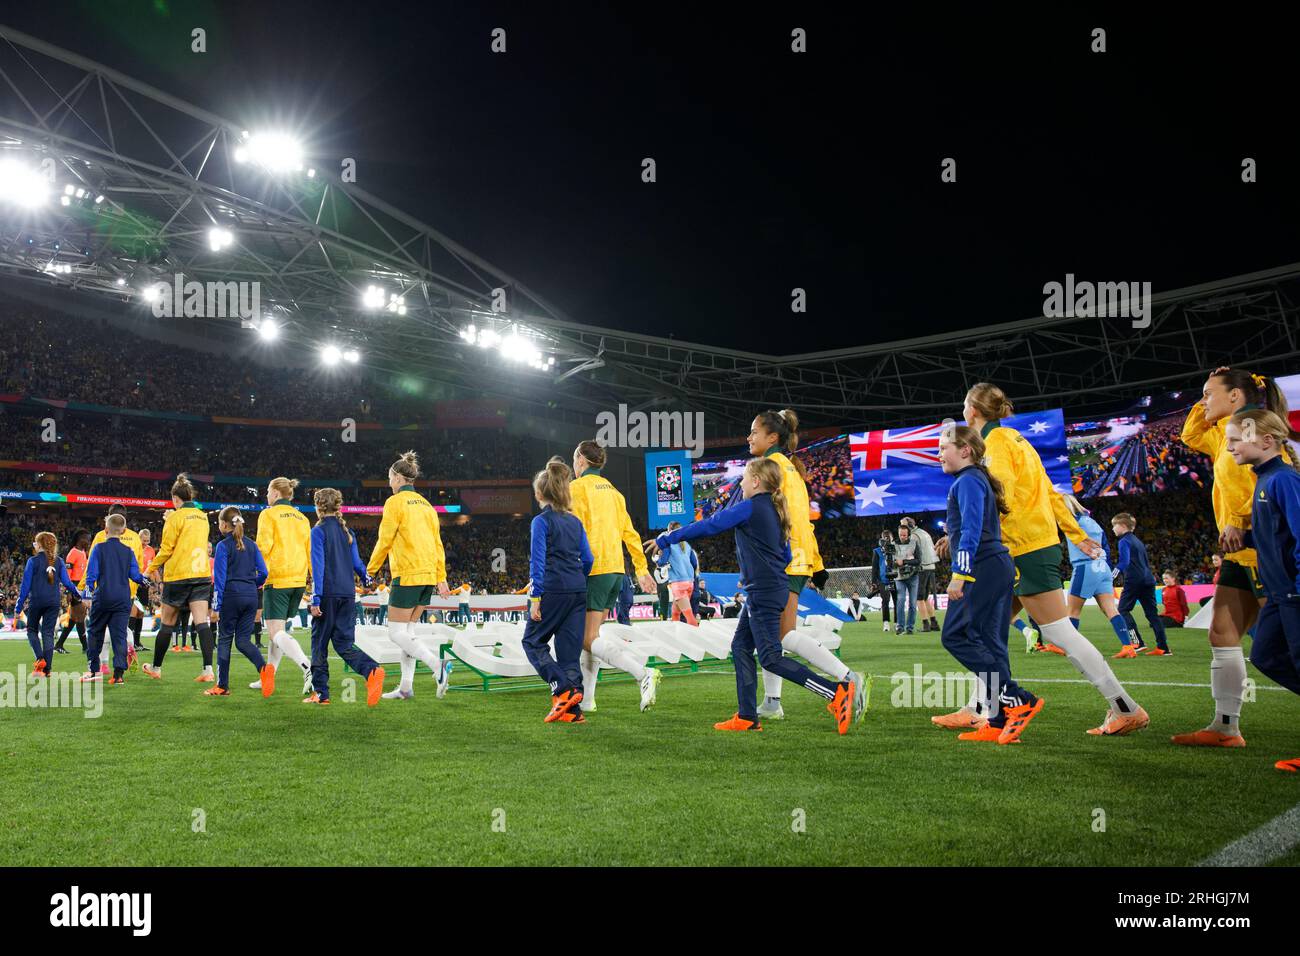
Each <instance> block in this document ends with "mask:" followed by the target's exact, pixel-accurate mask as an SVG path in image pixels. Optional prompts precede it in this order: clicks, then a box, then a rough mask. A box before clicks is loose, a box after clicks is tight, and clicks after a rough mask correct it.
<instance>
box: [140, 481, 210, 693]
mask: <svg viewBox="0 0 1300 956" xmlns="http://www.w3.org/2000/svg"><path fill="white" fill-rule="evenodd" d="M211 530H212V529H211V526H210V525H209V523H208V516H207V515H205V514H204V513H203V511H202V509H201V508H199V503H198V502H197V501H195V500H194V486H193V485H192V484H190V480H189V479H188V478H187V477H185V475H184V474H180V475H177V476H176V481H175V483H174V484H173V485H172V510H171V511H169V512H168V513H167V517H166V519H165V520H164V521H163V531H162V542H161V543H160V544H159V546H158V552H157V553H156V554H155V555H154V556H153V560H152V561H151V562H149V568H148V570H147V572H146V573H147V574H149V575H151V576H152V577H153V579H154V581H155V582H156V581H159V580H161V581H162V607H161V608H160V609H159V616H160V617H161V618H162V624H161V625H160V626H159V628H158V637H157V639H156V640H155V641H154V645H153V664H152V665H149V664H145V665H144V672H145V673H146V674H148V675H149V676H150V677H152V678H154V679H155V680H157V679H161V678H162V662H163V658H164V657H166V656H167V648H169V647H170V646H171V643H172V631H173V629H174V628H175V627H176V621H177V619H178V617H179V616H180V610H181V608H184V607H188V608H189V611H190V620H191V621H192V622H193V623H194V626H195V628H196V630H197V631H198V638H199V648H200V650H202V651H203V673H202V674H200V675H199V676H198V677H196V678H195V680H196V681H198V682H199V683H204V684H211V683H214V682H215V681H216V677H215V675H213V673H212V651H213V640H212V625H211V624H209V623H208V606H209V604H210V603H211V601H212V570H211V564H210V563H209V561H208V534H209V532H210V531H211Z"/></svg>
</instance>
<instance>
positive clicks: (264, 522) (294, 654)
mask: <svg viewBox="0 0 1300 956" xmlns="http://www.w3.org/2000/svg"><path fill="white" fill-rule="evenodd" d="M297 487H298V481H297V479H296V478H273V479H271V483H270V484H269V485H267V486H266V504H267V508H266V510H265V511H263V512H262V513H261V514H259V515H258V516H257V547H258V550H260V551H261V552H262V559H263V560H264V561H266V570H267V577H266V584H265V585H264V586H263V588H262V621H263V622H264V623H265V625H266V635H267V640H268V641H269V642H270V646H271V647H270V652H269V653H268V654H267V661H266V662H267V663H268V664H270V665H271V669H272V670H273V671H275V670H278V669H279V667H280V659H281V658H282V657H284V656H286V655H287V656H288V658H289V660H291V661H293V662H294V663H295V664H297V665H298V667H299V669H300V670H301V671H302V681H303V691H302V692H303V695H304V696H305V695H307V694H310V693H311V692H312V686H311V660H310V659H309V658H308V657H307V654H306V653H305V652H304V651H303V649H302V645H301V644H299V643H298V640H297V638H295V637H294V636H293V634H292V633H290V632H289V631H287V630H285V626H284V624H285V622H286V621H288V620H289V619H290V618H292V617H293V615H294V614H296V613H297V611H298V602H299V601H301V600H302V595H303V592H304V591H305V590H306V588H307V569H308V568H309V567H310V566H311V519H310V518H308V517H307V516H306V515H305V514H303V513H302V512H301V511H299V510H298V509H297V508H295V507H294V506H293V493H294V489H296V488H297ZM248 686H249V687H251V688H253V689H254V690H257V689H260V688H261V686H262V681H261V679H260V678H259V679H258V680H255V681H253V682H252V683H251V684H249V685H248Z"/></svg>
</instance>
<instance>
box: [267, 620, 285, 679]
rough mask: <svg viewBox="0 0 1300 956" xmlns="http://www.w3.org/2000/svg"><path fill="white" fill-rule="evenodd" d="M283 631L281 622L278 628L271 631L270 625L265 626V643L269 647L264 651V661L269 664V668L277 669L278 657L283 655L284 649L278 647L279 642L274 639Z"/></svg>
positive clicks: (278, 667)
mask: <svg viewBox="0 0 1300 956" xmlns="http://www.w3.org/2000/svg"><path fill="white" fill-rule="evenodd" d="M283 633H284V625H283V624H281V625H280V628H279V630H276V631H272V630H271V625H269V624H268V625H267V626H266V643H267V644H268V645H270V649H269V650H268V651H267V652H266V662H267V663H268V664H270V665H271V670H273V671H279V669H280V658H282V657H284V651H282V650H281V649H280V642H279V641H277V640H276V638H277V637H279V636H280V635H281V634H283Z"/></svg>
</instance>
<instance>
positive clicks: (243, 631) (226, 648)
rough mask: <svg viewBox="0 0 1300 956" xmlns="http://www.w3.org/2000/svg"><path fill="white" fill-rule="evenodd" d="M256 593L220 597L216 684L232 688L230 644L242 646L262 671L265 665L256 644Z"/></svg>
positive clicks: (243, 651)
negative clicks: (254, 634)
mask: <svg viewBox="0 0 1300 956" xmlns="http://www.w3.org/2000/svg"><path fill="white" fill-rule="evenodd" d="M256 615H257V595H255V594H252V595H247V596H244V595H238V594H231V593H230V592H227V593H226V594H224V595H222V598H221V620H220V621H218V622H217V686H218V687H224V688H226V689H227V690H229V689H230V646H231V644H232V643H233V644H234V646H235V647H238V648H239V653H241V654H243V655H244V656H245V657H247V658H248V659H249V660H250V661H252V662H253V666H254V667H256V668H257V669H258V670H259V671H260V670H261V669H262V668H263V667H265V666H266V660H265V658H263V657H262V652H261V651H259V650H258V649H257V645H256V644H254V643H253V621H254V618H255V617H256Z"/></svg>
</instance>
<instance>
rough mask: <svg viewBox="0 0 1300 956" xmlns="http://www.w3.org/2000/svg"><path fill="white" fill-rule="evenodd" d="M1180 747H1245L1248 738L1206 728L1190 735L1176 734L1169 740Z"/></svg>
mask: <svg viewBox="0 0 1300 956" xmlns="http://www.w3.org/2000/svg"><path fill="white" fill-rule="evenodd" d="M1169 739H1170V741H1172V742H1173V743H1176V744H1178V746H1180V747H1244V746H1246V738H1245V737H1243V736H1241V734H1221V733H1219V732H1218V731H1217V730H1214V729H1212V728H1210V727H1206V728H1205V729H1204V730H1197V731H1194V732H1192V733H1190V734H1174V735H1173V736H1172V737H1170V738H1169Z"/></svg>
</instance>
